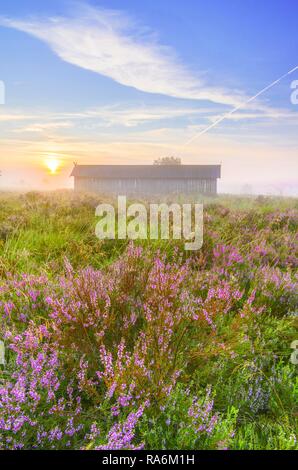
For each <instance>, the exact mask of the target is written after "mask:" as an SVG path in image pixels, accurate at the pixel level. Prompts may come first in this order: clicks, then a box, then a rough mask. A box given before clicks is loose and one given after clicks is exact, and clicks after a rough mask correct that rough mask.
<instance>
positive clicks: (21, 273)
mask: <svg viewBox="0 0 298 470" xmlns="http://www.w3.org/2000/svg"><path fill="white" fill-rule="evenodd" d="M3 198H4V199H3ZM98 202H99V201H98V200H97V199H96V198H95V197H94V196H88V195H84V196H80V197H74V196H72V195H71V194H67V193H59V194H56V195H55V197H51V196H50V195H49V194H43V193H31V194H27V195H23V196H16V195H14V196H13V197H12V196H9V197H8V196H2V199H1V197H0V207H1V208H3V211H2V212H1V214H0V224H1V226H2V227H3V226H4V227H5V226H6V224H11V225H12V226H14V230H13V231H6V232H5V236H4V237H2V238H1V240H0V341H3V342H4V348H5V351H4V352H5V354H4V355H5V363H1V364H0V448H2V449H19V448H20V449H21V448H22V449H32V448H33V449H35V448H36V449H68V448H70V449H80V448H83V449H138V448H146V449H156V448H164V449H182V448H183V449H192V448H196V449H225V448H229V449H267V448H268V449H294V448H297V444H296V440H295V439H296V438H295V435H296V433H297V408H296V406H297V371H296V368H297V366H295V365H294V364H292V363H291V362H290V356H291V353H292V349H291V343H292V341H294V340H295V339H297V333H296V331H297V307H298V305H297V270H296V268H297V207H296V206H295V201H292V202H291V201H280V202H278V201H274V200H270V199H268V200H267V199H266V200H264V201H262V200H253V199H251V200H249V201H247V200H244V199H243V200H240V199H239V200H230V199H227V200H226V201H225V200H222V202H221V203H220V201H216V202H212V203H210V204H209V205H208V206H207V208H206V209H205V214H204V217H205V227H204V230H205V233H204V245H203V247H202V249H201V250H199V251H198V252H192V253H191V252H190V253H186V252H185V251H184V250H183V243H181V242H180V241H163V242H160V241H155V242H154V243H152V244H151V243H150V242H149V241H138V242H135V243H127V242H126V241H123V240H122V241H117V240H115V241H113V240H109V241H98V240H97V239H96V238H95V236H94V234H93V230H94V207H95V206H96V205H97V203H98ZM1 210H2V209H1ZM2 362H3V361H2Z"/></svg>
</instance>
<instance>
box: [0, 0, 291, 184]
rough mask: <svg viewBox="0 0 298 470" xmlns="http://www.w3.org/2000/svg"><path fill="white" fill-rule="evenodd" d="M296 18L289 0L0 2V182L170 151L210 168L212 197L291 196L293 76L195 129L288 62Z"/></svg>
mask: <svg viewBox="0 0 298 470" xmlns="http://www.w3.org/2000/svg"><path fill="white" fill-rule="evenodd" d="M297 18H298V3H297V2H296V1H294V0H286V1H285V0H284V1H281V0H275V1H274V2H270V3H269V2H268V1H265V0H263V1H255V0H247V1H245V2H240V1H236V0H221V1H219V0H212V1H210V2H204V1H200V0H185V1H184V2H182V1H177V0H176V1H173V0H172V1H169V0H163V1H162V2H152V1H147V0H143V1H142V2H140V1H134V0H122V1H113V0H109V1H95V0H93V1H88V2H65V1H63V0H62V1H61V0H59V1H56V0H54V1H53V0H51V1H42V2H40V1H36V0H32V1H20V0H13V1H6V0H2V2H1V8H0V52H1V58H2V60H1V68H0V80H2V81H3V82H4V83H5V87H6V97H5V98H6V99H5V104H3V105H0V135H1V141H0V152H1V153H0V159H1V169H2V173H3V177H2V184H5V183H6V184H7V185H8V184H10V185H15V186H17V185H18V184H20V180H21V179H22V184H25V185H26V184H32V182H34V184H39V185H45V184H48V185H49V186H51V187H53V186H61V185H69V184H70V181H69V178H68V177H67V175H68V173H69V170H70V168H71V165H72V161H73V160H76V161H78V162H82V163H94V162H99V163H144V164H146V163H151V162H152V160H154V159H155V158H158V157H160V156H164V155H165V156H166V155H170V154H175V155H177V156H180V157H181V158H182V160H183V162H184V163H213V162H214V163H218V162H220V161H221V162H222V165H223V179H222V190H239V189H241V188H242V189H243V186H246V187H247V185H250V186H251V187H252V188H255V191H258V190H259V188H265V187H266V188H268V191H275V192H276V191H277V192H281V191H283V192H288V193H293V192H295V191H296V188H297V177H296V175H297V173H298V172H297V170H298V164H297V155H298V152H297V150H298V138H297V124H298V114H297V111H298V106H297V105H294V104H292V103H291V99H290V98H291V92H292V91H291V88H290V85H291V82H292V81H293V80H298V70H296V71H295V72H294V73H293V74H291V75H289V76H288V77H286V78H285V79H283V80H282V81H281V82H279V83H278V84H276V86H274V87H272V88H271V89H270V90H268V91H267V92H266V93H264V94H262V95H261V96H260V97H258V98H257V99H256V100H254V101H253V102H251V103H250V104H248V105H244V106H243V107H241V108H240V109H239V110H238V111H237V112H235V113H234V114H233V115H232V116H230V118H229V119H225V120H224V121H222V122H221V123H220V124H219V125H217V126H215V127H214V128H212V129H210V131H208V132H207V133H205V134H203V135H199V134H201V132H202V130H204V129H205V128H206V127H208V126H210V124H212V123H213V122H215V121H216V120H217V119H218V118H219V117H221V116H223V115H224V114H225V113H228V112H230V111H231V110H232V109H234V108H235V107H237V106H239V105H241V104H243V103H245V102H246V101H247V99H248V98H249V97H251V96H253V95H255V94H256V93H257V92H258V91H259V90H261V89H262V88H264V87H265V86H266V85H268V84H270V83H271V82H273V81H274V80H275V79H277V78H278V77H280V76H281V75H283V74H284V73H286V72H287V71H288V70H291V69H293V68H294V67H295V66H297V65H298V36H297ZM194 136H198V137H196V138H195V139H193V137H194ZM189 141H191V143H190V144H188V145H185V144H186V143H187V142H189ZM50 158H56V159H58V160H59V162H60V171H59V174H57V175H55V177H53V176H52V177H49V176H48V175H47V173H46V170H45V165H44V162H45V160H46V159H50ZM266 190H267V189H266Z"/></svg>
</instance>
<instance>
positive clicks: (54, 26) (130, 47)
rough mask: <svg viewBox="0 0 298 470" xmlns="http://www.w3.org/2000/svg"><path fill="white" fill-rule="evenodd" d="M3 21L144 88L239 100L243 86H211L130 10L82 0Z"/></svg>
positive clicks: (74, 59) (65, 56)
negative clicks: (59, 11) (65, 10)
mask: <svg viewBox="0 0 298 470" xmlns="http://www.w3.org/2000/svg"><path fill="white" fill-rule="evenodd" d="M0 24H1V25H4V26H7V27H11V28H15V29H17V30H20V31H24V32H26V33H28V34H31V35H32V36H34V37H36V38H38V39H40V40H42V41H44V42H45V43H47V44H48V45H49V46H50V48H51V49H52V50H53V51H54V52H55V53H56V54H57V55H58V56H59V57H60V58H61V59H62V60H64V61H66V62H69V63H71V64H74V65H77V66H79V67H82V68H84V69H87V70H91V71H93V72H96V73H99V74H101V75H103V76H106V77H110V78H111V79H113V80H115V81H116V82H118V83H120V84H122V85H125V86H129V87H133V88H136V89H137V90H141V91H143V92H148V93H158V94H163V95H167V96H171V97H175V98H184V99H192V100H207V101H211V102H214V103H220V104H224V105H231V106H237V105H239V104H240V103H241V102H242V101H243V98H244V97H243V95H241V93H239V92H234V91H229V90H226V89H224V88H222V87H218V88H216V87H209V86H207V84H206V83H205V81H204V80H203V79H202V77H201V75H202V74H201V73H200V72H199V71H197V72H191V71H190V70H189V69H188V68H187V67H186V66H185V65H184V64H182V63H181V61H180V60H179V59H178V58H177V57H176V54H175V52H174V51H173V50H172V48H170V47H167V46H164V45H162V44H159V42H158V40H157V38H156V35H155V34H154V33H153V32H150V31H148V28H144V27H141V26H139V25H138V24H137V23H136V22H135V21H134V20H132V19H131V18H130V17H128V16H127V15H126V14H125V13H123V12H119V11H113V10H108V9H103V8H91V7H86V6H84V7H83V6H81V7H80V8H77V9H76V10H75V13H74V14H73V15H72V16H69V17H54V18H40V17H37V18H31V19H15V18H0Z"/></svg>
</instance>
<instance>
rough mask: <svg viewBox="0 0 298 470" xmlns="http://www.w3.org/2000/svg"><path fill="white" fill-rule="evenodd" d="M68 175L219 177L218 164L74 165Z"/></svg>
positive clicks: (98, 176)
mask: <svg viewBox="0 0 298 470" xmlns="http://www.w3.org/2000/svg"><path fill="white" fill-rule="evenodd" d="M70 176H77V177H80V178H103V179H131V178H145V179H148V178H150V179H157V178H162V179H173V178H183V179H203V178H204V179H205V178H206V179H208V178H220V165H75V166H74V168H73V170H72V173H71V175H70Z"/></svg>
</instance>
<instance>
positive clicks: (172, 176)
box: [71, 165, 221, 195]
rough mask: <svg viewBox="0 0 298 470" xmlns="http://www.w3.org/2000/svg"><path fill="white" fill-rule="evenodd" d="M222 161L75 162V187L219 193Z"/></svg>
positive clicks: (126, 192) (116, 191)
mask: <svg viewBox="0 0 298 470" xmlns="http://www.w3.org/2000/svg"><path fill="white" fill-rule="evenodd" d="M220 170H221V167H220V165H75V166H74V168H73V170H72V173H71V176H73V177H74V189H75V191H84V192H97V193H105V194H118V195H133V194H137V195H150V194H154V195H160V194H173V193H178V194H193V193H199V194H208V195H214V194H216V193H217V179H218V178H220Z"/></svg>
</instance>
